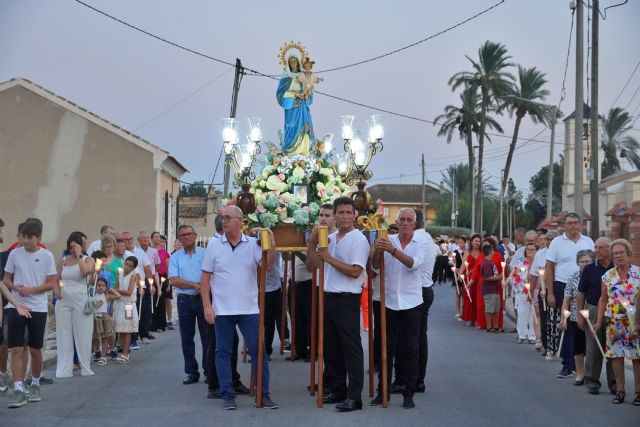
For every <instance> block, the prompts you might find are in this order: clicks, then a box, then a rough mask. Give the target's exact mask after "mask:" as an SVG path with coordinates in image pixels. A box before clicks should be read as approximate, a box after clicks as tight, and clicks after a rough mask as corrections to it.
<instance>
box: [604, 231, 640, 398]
mask: <svg viewBox="0 0 640 427" xmlns="http://www.w3.org/2000/svg"><path fill="white" fill-rule="evenodd" d="M609 250H610V252H611V256H612V258H613V263H614V267H613V268H612V269H611V270H609V271H607V272H606V273H605V274H604V275H603V276H602V294H601V296H600V301H599V303H598V321H597V322H596V324H595V325H594V329H595V330H596V331H597V330H598V329H600V328H601V327H603V326H604V327H605V328H606V329H605V331H606V336H607V352H606V354H605V356H606V357H608V358H609V359H611V365H612V367H613V374H614V375H615V377H616V397H615V398H614V399H613V401H612V403H614V404H620V403H623V402H624V399H625V389H624V386H625V379H624V358H625V357H626V358H628V359H631V361H632V363H633V376H634V380H635V399H634V400H633V404H634V405H636V406H640V353H639V352H638V349H637V347H636V346H635V345H634V343H633V340H634V339H637V337H638V326H637V325H636V326H635V328H634V329H633V330H632V329H631V325H630V321H629V320H630V319H629V316H628V311H627V310H625V308H624V305H623V303H626V304H628V305H634V306H635V304H636V303H637V302H638V299H639V295H640V268H638V267H637V266H635V265H632V264H631V255H632V251H631V244H630V243H629V242H628V241H627V240H625V239H617V240H614V241H613V242H611V245H610V246H609Z"/></svg>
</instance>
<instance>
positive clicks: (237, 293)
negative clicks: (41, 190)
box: [0, 197, 640, 412]
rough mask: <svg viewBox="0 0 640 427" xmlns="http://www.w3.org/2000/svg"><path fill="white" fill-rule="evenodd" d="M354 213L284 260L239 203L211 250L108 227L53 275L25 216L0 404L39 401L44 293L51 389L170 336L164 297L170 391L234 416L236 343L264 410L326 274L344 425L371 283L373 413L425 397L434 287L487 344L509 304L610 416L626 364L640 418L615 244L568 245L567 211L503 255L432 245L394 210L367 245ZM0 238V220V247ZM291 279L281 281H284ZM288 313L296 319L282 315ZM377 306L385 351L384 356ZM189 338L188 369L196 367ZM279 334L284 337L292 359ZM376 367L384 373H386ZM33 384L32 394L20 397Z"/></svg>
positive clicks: (461, 244) (500, 246)
mask: <svg viewBox="0 0 640 427" xmlns="http://www.w3.org/2000/svg"><path fill="white" fill-rule="evenodd" d="M356 216H357V211H356V209H355V206H354V202H353V200H352V199H351V198H348V197H342V198H338V199H336V200H335V201H334V203H333V204H326V205H323V206H322V207H321V208H320V214H319V222H318V224H317V225H316V226H315V227H314V228H313V229H312V230H311V231H310V233H309V235H308V237H307V250H306V251H305V252H295V253H294V254H293V258H291V259H289V258H286V257H282V256H281V255H280V254H278V253H276V251H275V241H274V238H273V234H272V233H270V234H269V239H270V240H271V242H270V244H269V245H266V244H265V245H263V242H261V241H260V240H259V236H260V235H259V233H258V231H259V229H251V230H243V218H244V215H243V213H242V211H241V210H240V209H239V208H237V207H235V206H226V207H224V208H223V209H222V210H221V211H220V213H219V214H218V215H217V217H216V220H215V227H216V234H215V236H213V237H212V238H211V239H210V240H209V242H208V243H207V245H206V247H201V246H199V245H197V244H196V242H197V241H198V236H197V234H196V230H195V229H194V228H193V227H192V226H190V225H187V224H183V225H181V226H180V227H179V228H178V230H177V240H176V244H175V250H174V252H173V253H171V254H169V252H168V251H167V245H166V238H165V237H164V236H162V235H161V234H160V233H158V232H154V233H152V234H151V235H150V234H148V233H147V232H146V231H140V232H139V233H138V237H137V243H138V245H136V244H135V241H134V238H133V237H132V235H131V233H129V232H124V231H115V230H114V229H113V227H110V226H103V227H102V228H101V230H100V232H101V238H100V239H99V240H97V241H95V242H92V243H91V244H88V242H87V237H86V235H85V234H84V233H82V232H73V233H71V234H70V235H69V237H68V239H67V242H66V250H65V251H64V253H63V254H61V256H59V257H57V259H58V260H57V261H56V257H55V256H54V255H53V254H52V253H51V252H49V251H48V250H47V249H46V248H45V247H44V245H43V244H42V243H41V242H40V240H41V237H42V228H43V224H42V222H40V221H39V220H38V219H35V218H30V219H27V220H26V221H25V222H24V223H23V224H20V225H19V227H18V233H17V242H16V243H14V244H13V245H11V246H10V247H9V249H8V250H7V251H5V252H3V253H2V258H0V267H2V276H1V277H2V282H1V283H0V289H1V290H2V295H3V297H4V300H5V301H6V308H5V310H4V321H3V324H4V325H6V328H5V330H4V333H3V334H2V337H3V340H2V346H0V386H1V387H2V388H0V391H6V390H7V389H8V388H9V387H11V386H12V387H13V399H12V400H11V402H10V404H9V406H10V407H12V408H17V407H20V406H23V405H24V404H26V403H27V402H37V401H39V400H40V399H41V394H40V384H41V383H42V382H43V380H44V378H43V377H42V348H43V342H44V338H45V335H46V324H47V322H46V319H47V313H48V308H47V305H48V295H47V294H48V292H49V291H53V303H54V305H55V320H56V338H57V365H56V377H57V378H67V377H72V376H73V375H74V374H73V371H74V370H75V369H77V370H79V372H80V375H82V376H91V375H93V374H94V369H95V368H94V367H93V366H92V363H93V364H95V365H97V366H104V365H106V364H108V363H110V362H113V363H117V364H126V363H128V362H129V361H130V357H131V351H132V350H135V349H138V348H139V346H140V344H149V343H150V342H151V341H152V340H153V339H155V337H154V335H153V334H152V332H153V333H155V332H159V331H165V330H167V329H173V322H172V318H173V313H172V307H173V301H172V299H173V298H174V296H175V299H176V301H175V302H176V307H177V316H178V326H179V334H180V343H181V347H182V355H183V362H184V364H183V370H184V374H185V377H184V379H183V381H182V383H183V384H185V385H189V384H194V383H198V382H199V381H200V375H201V373H202V374H203V375H204V376H205V377H206V383H207V395H206V396H207V397H208V398H212V399H221V401H222V407H223V408H224V409H226V410H233V409H236V407H237V406H236V396H237V395H238V394H249V389H248V388H247V387H246V386H245V385H244V384H243V383H242V381H241V378H240V374H239V372H238V369H237V364H238V349H239V342H240V340H239V334H238V330H239V331H240V334H241V335H242V337H243V341H244V346H245V348H246V351H247V353H248V355H249V357H250V362H251V365H252V373H254V374H255V373H257V372H258V359H259V358H260V359H262V378H261V384H262V389H261V400H260V401H259V402H258V401H256V405H257V406H260V407H264V408H270V409H276V408H278V404H277V403H275V401H274V400H273V398H272V395H271V390H270V381H269V380H270V367H269V362H270V360H271V355H272V353H273V341H274V338H275V333H276V330H277V333H278V334H279V335H280V341H281V342H282V344H283V346H284V347H285V348H286V349H287V350H290V351H291V355H290V356H289V359H291V358H293V359H301V360H305V361H309V360H310V356H311V354H312V353H313V350H314V345H317V342H314V339H315V337H316V335H317V334H316V331H312V321H311V318H312V313H313V309H314V307H313V305H312V304H313V303H312V302H313V301H317V292H318V286H314V283H315V284H316V285H317V284H318V283H319V277H320V276H319V274H318V271H319V269H320V268H322V269H323V272H324V275H323V277H324V308H325V311H324V323H323V324H322V325H318V327H322V328H323V329H322V330H323V336H324V347H323V353H324V361H325V366H324V372H323V374H322V375H323V382H324V384H325V387H324V390H323V392H324V395H323V397H322V401H323V402H324V403H325V404H335V405H336V409H337V411H339V412H350V411H356V410H360V409H362V408H363V402H362V392H363V387H364V374H365V362H364V351H363V346H362V339H361V327H362V326H365V327H366V326H367V321H366V320H365V321H364V322H363V323H361V318H360V311H361V306H362V302H363V300H364V299H366V298H364V297H363V291H366V290H367V284H368V281H369V280H371V281H372V282H373V286H372V288H373V295H372V300H373V306H372V313H373V320H372V323H373V325H374V330H373V360H374V365H373V366H372V367H369V368H371V369H373V371H374V372H377V373H378V387H377V391H378V393H377V395H376V396H375V398H374V399H373V400H372V401H371V402H370V405H372V406H377V405H381V404H383V403H385V402H389V401H390V400H391V394H401V395H402V397H403V399H402V406H403V407H404V408H407V409H409V408H413V407H415V402H414V394H415V393H423V392H424V391H425V389H426V386H425V377H426V374H427V363H428V336H427V331H428V316H429V309H430V307H431V304H432V303H433V301H434V291H433V285H434V283H443V282H444V281H446V280H447V278H450V279H451V281H452V286H454V287H455V289H456V291H455V295H456V299H455V306H456V316H455V317H456V319H457V320H458V321H460V322H467V324H468V325H469V326H472V327H476V328H478V329H480V330H484V331H486V332H488V333H500V332H504V331H505V327H504V312H505V305H506V304H507V303H512V305H513V308H514V310H515V313H516V317H517V322H516V328H515V329H514V331H513V332H516V334H517V338H516V342H517V343H520V344H524V343H529V344H531V345H534V348H535V350H537V351H538V352H539V353H540V354H542V355H543V356H545V357H546V358H547V360H556V359H557V358H559V359H560V360H561V362H562V367H561V370H560V372H559V373H558V377H559V378H566V377H570V376H573V375H575V385H576V386H586V388H587V389H588V391H589V393H592V394H597V393H599V389H600V388H601V384H600V381H599V379H600V371H601V369H602V365H603V361H604V360H605V359H606V362H607V363H606V364H607V378H608V384H607V386H608V388H609V390H610V391H611V392H612V393H613V394H614V395H615V397H614V399H613V403H623V402H624V401H625V381H624V361H623V360H624V358H625V357H626V358H628V359H631V360H632V363H633V372H634V379H635V387H636V390H635V396H634V399H633V404H634V405H640V349H639V348H638V335H639V332H640V331H639V328H640V313H637V312H635V311H634V309H635V307H637V306H638V304H639V302H638V299H639V298H640V269H639V268H638V267H636V266H634V265H632V264H631V256H632V251H631V246H630V244H629V243H628V242H627V241H625V240H622V239H618V240H614V241H613V242H610V241H609V240H608V239H606V238H600V239H598V240H597V241H596V242H595V243H594V242H593V241H592V240H591V239H590V238H588V237H587V236H584V235H583V234H581V232H580V227H581V222H580V218H579V217H578V216H577V215H575V214H567V215H566V216H564V217H563V219H562V227H563V233H562V234H561V235H559V233H556V232H552V231H550V232H545V233H542V234H538V233H537V232H535V231H529V232H525V230H522V229H518V230H517V232H516V235H515V245H514V244H512V243H510V242H509V241H508V239H503V242H502V243H500V242H499V241H498V240H497V238H495V237H493V236H485V237H484V238H483V237H482V236H480V235H478V234H474V235H472V236H471V237H470V238H468V239H467V238H466V237H465V236H460V237H457V238H455V240H454V241H453V242H447V241H446V238H444V237H442V238H441V237H440V236H436V237H435V239H434V238H433V237H432V236H431V235H430V234H429V233H428V232H427V231H426V230H425V224H424V218H423V216H422V212H421V211H416V210H413V209H409V208H403V209H400V211H399V212H398V214H397V218H396V221H395V224H392V225H391V226H390V227H389V228H388V232H389V233H388V236H386V235H384V234H380V235H376V233H371V236H367V235H365V233H362V232H361V231H360V230H357V229H355V228H354V220H355V218H356ZM318 226H325V227H327V229H328V232H329V238H328V246H327V247H324V245H322V244H321V243H320V241H321V239H320V236H319V231H318ZM3 229H4V224H3V223H2V222H1V221H0V239H1V238H2V234H1V231H2V230H3ZM367 237H369V239H368V238H367ZM0 242H1V240H0ZM263 246H264V249H263ZM267 248H268V249H267ZM289 261H290V262H289ZM265 265H266V267H267V271H266V273H265V274H266V283H265V305H264V313H263V314H264V316H263V317H264V352H263V354H258V347H259V344H258V341H259V339H258V338H259V336H258V334H259V326H260V314H261V313H260V305H259V290H258V287H257V286H256V284H257V278H258V273H259V270H260V268H262V267H261V266H265ZM288 265H291V274H285V271H284V269H285V268H286V267H287V266H288ZM383 266H384V269H383ZM382 271H384V284H385V289H384V290H385V292H384V299H383V298H381V296H382V295H381V290H380V288H381V278H382V277H381V272H382ZM287 273H289V272H287ZM283 276H289V277H292V276H293V277H292V280H291V283H290V284H288V285H289V286H286V289H288V291H289V292H287V294H288V295H287V297H288V301H289V303H288V304H286V306H284V305H283V292H284V288H285V286H284V285H285V283H284V281H283ZM294 287H295V290H296V292H295V297H294V296H293V295H292V293H291V289H292V288H294ZM314 293H315V295H314ZM365 297H366V293H365ZM291 298H295V304H292V302H293V301H291ZM285 299H286V298H285ZM383 300H384V301H383ZM383 302H384V306H383ZM287 306H288V308H289V316H290V318H292V319H295V321H294V324H291V325H290V326H291V331H292V332H293V333H294V336H293V337H290V336H289V325H288V322H286V323H287V324H286V325H285V327H284V328H282V327H281V326H282V325H281V324H280V319H281V318H282V317H283V311H286V310H287ZM293 306H295V315H292V314H293V313H291V312H290V311H291V309H292V307H293ZM382 310H384V311H385V315H386V316H385V317H386V337H387V341H386V348H381V318H382ZM364 311H366V309H365V310H364ZM285 317H286V316H285ZM196 330H197V331H198V335H199V341H200V345H201V347H202V351H201V353H202V359H201V360H197V358H196V343H195V337H196ZM290 338H294V341H295V345H294V346H293V348H291V346H289V339H290ZM7 348H8V351H9V352H10V353H11V361H12V363H11V371H12V372H11V374H12V375H11V376H10V375H9V374H8V372H7ZM600 348H602V349H603V351H604V350H606V353H604V354H602V353H601V351H600ZM3 349H4V350H3ZM383 354H385V355H386V362H387V365H386V369H382V366H381V363H382V360H383V358H382V355H383ZM29 361H30V368H29V369H28V366H27V365H28V364H29ZM28 370H30V371H31V380H30V381H29V383H28V386H27V383H26V382H25V374H26V373H27V371H28ZM385 370H386V374H387V377H386V378H384V379H383V372H384V371H385ZM10 377H12V380H11V379H10ZM384 381H386V383H387V384H388V387H387V389H386V391H387V395H386V396H385V395H383V385H382V384H383V382H384ZM252 383H253V382H252Z"/></svg>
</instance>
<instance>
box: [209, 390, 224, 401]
mask: <svg viewBox="0 0 640 427" xmlns="http://www.w3.org/2000/svg"><path fill="white" fill-rule="evenodd" d="M207 399H222V395H221V394H220V389H217V388H214V389H209V391H208V392H207Z"/></svg>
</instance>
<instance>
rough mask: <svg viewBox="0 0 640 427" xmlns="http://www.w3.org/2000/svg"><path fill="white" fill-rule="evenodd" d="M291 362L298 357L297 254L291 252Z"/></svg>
mask: <svg viewBox="0 0 640 427" xmlns="http://www.w3.org/2000/svg"><path fill="white" fill-rule="evenodd" d="M291 260H292V264H291V314H290V315H291V362H295V360H296V357H297V356H298V355H297V354H296V254H295V252H291Z"/></svg>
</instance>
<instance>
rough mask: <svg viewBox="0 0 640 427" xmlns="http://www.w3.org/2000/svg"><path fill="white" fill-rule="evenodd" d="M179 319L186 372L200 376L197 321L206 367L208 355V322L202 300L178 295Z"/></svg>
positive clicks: (203, 361)
mask: <svg viewBox="0 0 640 427" xmlns="http://www.w3.org/2000/svg"><path fill="white" fill-rule="evenodd" d="M177 299H178V320H179V324H180V340H181V343H182V357H183V358H184V372H185V373H186V374H193V375H196V376H199V375H200V374H199V372H198V362H197V361H196V344H195V342H194V341H193V338H194V337H195V335H196V323H197V324H198V332H199V333H200V342H201V344H202V367H203V368H205V367H206V366H207V365H206V364H205V360H206V357H207V322H206V320H205V319H204V309H203V307H202V300H200V299H196V300H194V299H191V298H190V297H189V296H188V295H178V298H177Z"/></svg>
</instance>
